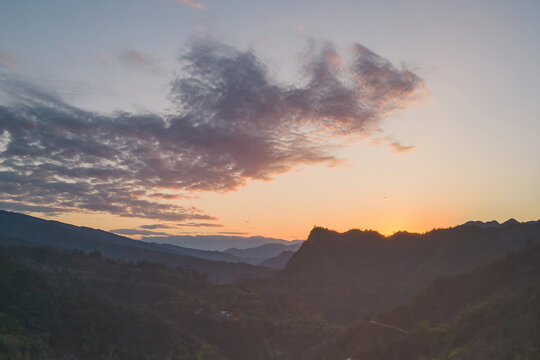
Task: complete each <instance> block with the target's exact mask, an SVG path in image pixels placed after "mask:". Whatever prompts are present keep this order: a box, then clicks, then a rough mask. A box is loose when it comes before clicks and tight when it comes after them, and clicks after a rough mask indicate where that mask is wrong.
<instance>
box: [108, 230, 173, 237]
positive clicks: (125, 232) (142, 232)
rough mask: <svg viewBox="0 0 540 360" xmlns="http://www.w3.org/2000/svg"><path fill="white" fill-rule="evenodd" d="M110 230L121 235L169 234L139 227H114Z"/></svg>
mask: <svg viewBox="0 0 540 360" xmlns="http://www.w3.org/2000/svg"><path fill="white" fill-rule="evenodd" d="M110 232H112V233H115V234H121V235H155V236H158V235H159V236H169V235H170V234H167V233H164V232H160V231H149V230H139V229H115V230H110Z"/></svg>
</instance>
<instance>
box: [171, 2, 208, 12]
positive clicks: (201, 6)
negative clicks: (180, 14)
mask: <svg viewBox="0 0 540 360" xmlns="http://www.w3.org/2000/svg"><path fill="white" fill-rule="evenodd" d="M178 2H179V3H180V4H183V5H187V6H189V7H191V8H193V9H198V10H206V3H202V2H199V3H198V2H195V1H193V0H178Z"/></svg>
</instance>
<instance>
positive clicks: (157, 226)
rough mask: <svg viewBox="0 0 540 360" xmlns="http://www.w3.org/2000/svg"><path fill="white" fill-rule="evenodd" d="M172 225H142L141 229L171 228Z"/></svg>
mask: <svg viewBox="0 0 540 360" xmlns="http://www.w3.org/2000/svg"><path fill="white" fill-rule="evenodd" d="M170 228H171V226H169V225H165V224H151V225H141V226H139V229H146V230H154V229H170Z"/></svg>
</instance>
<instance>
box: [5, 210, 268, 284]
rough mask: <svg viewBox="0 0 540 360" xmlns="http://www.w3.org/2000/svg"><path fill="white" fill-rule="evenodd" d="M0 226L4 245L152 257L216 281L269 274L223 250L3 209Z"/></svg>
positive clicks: (110, 256) (127, 258)
mask: <svg viewBox="0 0 540 360" xmlns="http://www.w3.org/2000/svg"><path fill="white" fill-rule="evenodd" d="M0 229H1V232H0V244H3V245H20V244H25V245H30V246H36V245H45V246H52V247H57V248H62V249H80V250H83V251H86V252H92V251H99V252H101V253H102V254H103V255H104V256H106V257H109V258H113V259H125V260H130V261H138V260H151V261H155V262H159V263H164V264H167V265H170V266H174V267H188V268H192V269H194V270H197V271H199V272H201V273H206V274H208V277H209V279H210V280H212V281H215V282H218V283H227V282H231V281H234V280H236V279H239V278H250V277H264V276H269V275H270V274H271V273H272V270H270V269H269V268H264V267H257V266H253V265H250V264H247V263H246V262H248V261H249V259H245V258H240V257H236V256H234V255H231V254H227V253H223V252H218V251H204V250H197V249H188V248H183V247H179V246H174V245H170V244H158V243H149V242H144V241H138V240H133V239H130V238H127V237H124V236H120V235H115V234H112V233H109V232H106V231H102V230H96V229H91V228H87V227H80V226H74V225H69V224H65V223H61V222H58V221H51V220H44V219H40V218H36V217H32V216H28V215H23V214H18V213H12V212H7V211H2V210H0ZM259 260H260V259H256V262H262V261H264V259H262V260H260V261H259Z"/></svg>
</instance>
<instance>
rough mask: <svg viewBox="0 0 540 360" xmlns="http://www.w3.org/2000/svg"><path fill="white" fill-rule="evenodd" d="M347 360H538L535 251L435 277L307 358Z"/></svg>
mask: <svg viewBox="0 0 540 360" xmlns="http://www.w3.org/2000/svg"><path fill="white" fill-rule="evenodd" d="M370 320H373V322H375V323H376V324H374V323H373V322H370ZM380 324H385V325H388V326H381V325H380ZM389 326H392V327H389ZM396 328H399V329H402V330H404V331H406V332H408V333H409V334H407V333H405V332H402V331H399V330H396ZM346 357H351V358H353V359H378V360H415V359H470V360H484V359H485V360H496V359H501V360H502V359H528V360H533V359H540V245H539V244H534V245H533V244H527V245H526V246H525V247H524V248H523V249H521V250H520V251H519V252H518V253H517V254H515V253H507V254H506V255H504V257H503V258H501V259H500V260H497V261H494V262H492V263H489V264H487V265H485V266H483V267H479V268H477V269H475V270H473V271H471V272H468V273H464V274H460V275H456V276H453V277H441V278H438V279H437V280H436V281H434V282H432V283H431V285H430V286H429V287H428V288H427V289H425V290H424V291H422V292H421V293H420V294H419V295H418V296H416V297H415V298H414V299H413V300H412V301H411V302H410V303H409V304H407V305H404V306H401V307H398V308H395V309H393V310H391V311H388V312H385V313H383V314H380V315H378V316H376V317H374V318H373V319H371V318H366V319H364V320H361V321H359V322H358V323H357V324H356V325H354V326H350V327H348V328H346V329H344V330H342V331H340V332H338V333H336V334H334V335H333V336H331V337H330V338H329V339H328V341H327V342H326V343H324V344H323V345H321V346H319V347H317V348H316V350H315V351H314V352H313V357H312V358H313V359H321V360H323V359H324V360H329V359H344V358H346Z"/></svg>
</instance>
